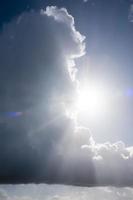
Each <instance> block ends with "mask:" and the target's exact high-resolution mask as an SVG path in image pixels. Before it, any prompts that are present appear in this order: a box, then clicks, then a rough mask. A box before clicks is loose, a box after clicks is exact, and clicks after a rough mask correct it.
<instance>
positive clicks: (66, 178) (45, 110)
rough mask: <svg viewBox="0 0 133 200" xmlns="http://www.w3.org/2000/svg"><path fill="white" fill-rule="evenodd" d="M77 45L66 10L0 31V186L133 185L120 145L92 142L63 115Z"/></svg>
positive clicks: (126, 152) (34, 15) (25, 17)
mask: <svg viewBox="0 0 133 200" xmlns="http://www.w3.org/2000/svg"><path fill="white" fill-rule="evenodd" d="M84 39H85V37H84V36H83V35H82V34H81V33H80V32H78V31H77V30H76V27H75V23H74V18H73V17H72V16H71V15H70V14H69V13H68V12H67V10H66V9H65V8H61V9H59V8H57V7H55V6H51V7H50V6H48V7H47V8H46V10H41V11H40V12H29V13H23V14H22V15H21V16H18V17H17V18H15V19H13V20H12V21H11V22H10V23H8V24H6V25H5V26H4V27H3V30H2V32H1V34H0V43H1V46H0V66H1V68H0V70H1V71H0V72H1V73H0V83H1V84H0V96H1V98H0V110H1V113H0V152H1V154H0V161H1V162H0V181H1V182H2V183H5V182H6V183H20V182H21V183H22V182H24V183H27V182H50V183H67V184H76V185H91V184H94V185H97V184H99V185H100V184H117V185H126V184H127V185H128V184H129V185H130V184H132V183H133V178H132V177H133V176H132V175H133V170H132V166H133V156H132V155H133V153H132V150H131V148H126V147H125V145H124V143H123V142H121V141H120V142H116V143H114V144H111V143H109V142H108V143H104V144H97V143H96V142H95V140H94V139H93V137H92V136H91V134H90V131H89V129H88V128H85V127H78V126H76V127H75V123H74V121H73V120H72V119H71V118H69V117H68V116H67V115H66V114H65V108H66V105H71V102H72V101H73V96H74V93H75V90H76V84H77V79H76V71H77V69H76V66H75V59H76V58H77V57H80V56H82V55H84V53H85V43H84ZM14 112H17V113H18V112H19V113H21V115H15V116H14ZM3 113H6V115H4V114H3ZM11 113H12V114H11ZM12 116H13V117H12Z"/></svg>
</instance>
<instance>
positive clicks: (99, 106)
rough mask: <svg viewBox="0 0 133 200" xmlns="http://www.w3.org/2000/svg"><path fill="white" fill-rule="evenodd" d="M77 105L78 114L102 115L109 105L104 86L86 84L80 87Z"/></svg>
mask: <svg viewBox="0 0 133 200" xmlns="http://www.w3.org/2000/svg"><path fill="white" fill-rule="evenodd" d="M75 107H76V110H77V112H78V114H80V113H84V114H88V115H91V116H97V115H102V113H103V112H105V110H106V107H107V95H106V92H105V90H104V88H103V87H99V86H85V87H83V88H80V89H78V95H77V97H76V100H75Z"/></svg>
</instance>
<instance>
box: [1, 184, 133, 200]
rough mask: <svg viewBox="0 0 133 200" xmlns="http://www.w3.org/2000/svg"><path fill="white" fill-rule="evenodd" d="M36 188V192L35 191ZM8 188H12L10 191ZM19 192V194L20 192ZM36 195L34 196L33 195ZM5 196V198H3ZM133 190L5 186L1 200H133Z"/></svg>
mask: <svg viewBox="0 0 133 200" xmlns="http://www.w3.org/2000/svg"><path fill="white" fill-rule="evenodd" d="M35 187H36V190H35V191H34V189H35ZM8 188H10V189H9V190H8ZM18 191H19V192H18ZM33 194H34V195H33ZM3 195H4V196H3ZM132 196H133V188H129V187H123V188H119V187H90V188H87V187H84V188H83V187H74V186H61V185H45V184H44V185H36V186H34V185H31V186H30V185H24V186H23V187H22V188H21V186H20V185H15V186H13V185H10V186H8V185H7V186H5V189H3V190H2V191H1V192H0V197H1V200H31V199H32V200H44V199H45V200H73V199H76V200H82V199H83V200H87V199H88V197H89V199H91V200H95V199H99V200H104V199H106V200H132Z"/></svg>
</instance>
